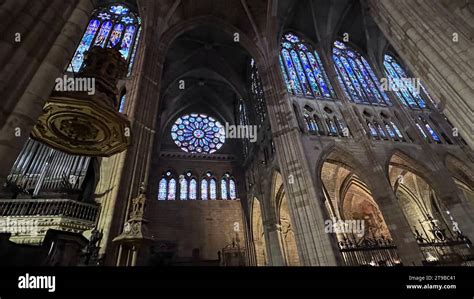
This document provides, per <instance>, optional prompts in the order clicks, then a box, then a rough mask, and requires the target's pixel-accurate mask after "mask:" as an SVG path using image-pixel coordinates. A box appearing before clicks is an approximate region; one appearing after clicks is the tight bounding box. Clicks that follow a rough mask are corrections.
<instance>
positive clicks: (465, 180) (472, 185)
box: [445, 155, 474, 204]
mask: <svg viewBox="0 0 474 299" xmlns="http://www.w3.org/2000/svg"><path fill="white" fill-rule="evenodd" d="M445 165H446V168H447V169H448V170H449V172H450V173H451V175H452V179H453V181H454V183H455V185H456V187H457V188H458V190H459V191H461V194H462V195H463V196H464V198H463V199H464V200H466V201H468V202H471V203H472V204H474V172H472V171H471V169H470V168H469V167H468V166H467V165H466V163H463V162H461V160H459V159H458V158H457V157H455V156H453V155H447V156H446V159H445Z"/></svg>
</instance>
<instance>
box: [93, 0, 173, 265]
mask: <svg viewBox="0 0 474 299" xmlns="http://www.w3.org/2000/svg"><path fill="white" fill-rule="evenodd" d="M138 4H139V9H140V17H141V18H142V20H143V22H142V26H143V27H142V37H141V38H140V41H139V45H138V50H137V56H136V60H135V66H134V70H133V72H132V74H131V78H130V81H129V82H128V83H127V87H128V88H127V104H126V110H125V111H124V112H125V113H126V114H127V116H128V118H129V119H130V122H131V128H130V129H131V137H132V146H130V147H129V148H128V149H127V151H126V152H124V153H123V154H120V157H119V156H117V157H112V158H110V159H109V161H105V164H106V165H108V166H107V167H110V168H109V169H113V170H114V171H115V170H117V171H118V174H112V173H110V172H107V170H106V169H104V172H103V173H102V174H103V175H101V181H102V182H103V184H101V185H100V187H99V188H98V190H96V193H98V194H100V193H104V192H106V191H107V190H114V192H110V194H108V195H107V196H106V198H104V200H105V202H104V203H103V206H104V208H103V209H102V213H101V216H100V219H99V226H100V227H99V229H100V230H103V232H104V237H103V238H102V242H101V245H100V246H101V253H102V254H104V253H105V252H107V255H106V256H105V264H106V265H115V264H116V262H117V261H116V258H117V250H118V248H117V246H116V245H114V247H111V246H112V245H113V244H112V243H111V242H112V239H113V238H115V237H116V236H118V235H120V234H121V233H122V230H123V225H124V223H125V221H126V220H127V218H128V214H129V212H130V211H129V206H130V200H131V199H133V198H134V197H136V196H137V194H138V192H139V189H140V186H141V185H142V183H145V184H146V183H147V180H148V173H149V167H150V163H149V161H150V159H151V154H152V149H153V140H154V137H155V123H156V118H157V115H158V100H157V99H159V98H160V84H159V81H160V78H161V72H162V68H163V62H164V59H165V54H166V51H165V49H164V44H163V43H162V42H161V41H160V39H161V35H160V32H163V31H161V30H157V28H160V25H161V24H158V22H160V20H162V18H160V17H159V16H157V15H156V14H157V13H156V12H159V10H158V9H157V7H156V6H157V5H159V3H157V2H152V1H140V2H139V3H138ZM140 254H141V253H139V255H140ZM140 258H141V257H140V256H138V257H137V259H140Z"/></svg>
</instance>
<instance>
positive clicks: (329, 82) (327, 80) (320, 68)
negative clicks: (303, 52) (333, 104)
mask: <svg viewBox="0 0 474 299" xmlns="http://www.w3.org/2000/svg"><path fill="white" fill-rule="evenodd" d="M313 53H314V56H315V57H316V60H317V61H318V66H319V67H318V68H317V70H318V71H319V72H321V73H322V74H323V76H324V79H325V80H326V81H325V82H326V83H327V86H328V87H329V90H330V91H331V95H333V96H334V95H335V93H334V89H333V88H332V85H331V81H329V78H328V75H327V74H326V70H325V69H324V65H323V63H322V62H321V58H320V57H319V54H318V52H316V51H314V52H313ZM308 54H309V55H311V57H312V56H313V55H312V53H308ZM310 60H311V58H310ZM316 77H317V78H318V76H316ZM318 80H319V79H318ZM322 83H324V82H320V86H321V88H323V90H324V87H323V85H322ZM326 89H327V87H326Z"/></svg>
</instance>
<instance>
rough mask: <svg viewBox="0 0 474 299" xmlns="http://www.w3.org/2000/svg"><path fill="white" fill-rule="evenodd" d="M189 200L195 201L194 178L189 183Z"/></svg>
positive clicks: (195, 184) (195, 183)
mask: <svg viewBox="0 0 474 299" xmlns="http://www.w3.org/2000/svg"><path fill="white" fill-rule="evenodd" d="M189 199H191V200H196V199H197V181H196V179H194V178H193V179H191V181H190V182H189Z"/></svg>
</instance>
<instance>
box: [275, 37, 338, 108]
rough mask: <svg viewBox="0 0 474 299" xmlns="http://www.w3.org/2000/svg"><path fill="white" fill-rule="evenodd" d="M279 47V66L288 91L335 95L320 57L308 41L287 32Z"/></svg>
mask: <svg viewBox="0 0 474 299" xmlns="http://www.w3.org/2000/svg"><path fill="white" fill-rule="evenodd" d="M280 48H281V49H280V57H279V62H280V68H281V73H282V75H283V79H284V81H285V85H286V88H287V91H288V92H290V93H292V94H294V95H296V96H305V97H308V98H325V99H331V98H334V97H335V93H334V90H333V88H332V85H331V82H330V81H329V78H328V76H327V74H326V71H325V69H324V65H323V63H322V61H321V58H320V57H319V54H318V52H317V51H316V50H314V49H313V47H312V45H311V44H310V43H308V42H306V41H305V40H304V39H302V38H301V37H300V36H298V35H297V34H296V33H293V32H287V33H286V34H284V35H283V36H282V39H281V44H280Z"/></svg>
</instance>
